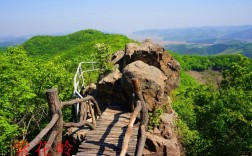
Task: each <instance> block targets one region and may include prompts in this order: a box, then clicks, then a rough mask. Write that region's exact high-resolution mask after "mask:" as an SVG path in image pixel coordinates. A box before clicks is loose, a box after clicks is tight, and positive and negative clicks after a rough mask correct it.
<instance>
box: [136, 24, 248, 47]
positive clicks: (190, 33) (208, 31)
mask: <svg viewBox="0 0 252 156" xmlns="http://www.w3.org/2000/svg"><path fill="white" fill-rule="evenodd" d="M134 36H135V37H134ZM141 37H142V38H152V37H155V38H157V37H159V38H162V39H163V40H164V41H186V42H190V43H193V42H197V43H201V42H202V43H206V42H207V43H209V44H213V43H215V42H216V41H221V40H224V39H225V40H226V41H227V39H229V40H234V39H235V40H246V41H252V25H246V26H221V27H193V28H179V29H152V30H143V31H137V32H134V33H133V38H141Z"/></svg>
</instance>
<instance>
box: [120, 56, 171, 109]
mask: <svg viewBox="0 0 252 156" xmlns="http://www.w3.org/2000/svg"><path fill="white" fill-rule="evenodd" d="M132 78H137V79H138V80H139V82H140V87H141V89H142V91H143V97H144V99H145V101H146V103H147V105H148V109H149V111H153V110H155V109H156V108H157V107H160V106H161V105H163V104H165V103H166V102H167V101H166V99H164V86H165V80H166V79H167V77H166V76H165V75H164V74H163V73H162V72H161V71H160V70H159V69H158V68H156V67H154V66H150V65H148V64H146V63H144V62H142V61H135V62H132V63H130V64H129V65H127V66H126V67H125V68H124V70H123V74H122V79H121V86H122V88H123V90H124V91H125V92H126V94H127V95H128V96H129V97H130V96H131V95H132V93H133V87H132V83H131V79H132Z"/></svg>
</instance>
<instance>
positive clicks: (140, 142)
mask: <svg viewBox="0 0 252 156" xmlns="http://www.w3.org/2000/svg"><path fill="white" fill-rule="evenodd" d="M132 84H133V87H134V91H135V93H136V95H137V97H138V98H139V100H140V101H141V106H142V110H141V113H140V115H141V124H140V128H139V132H138V136H137V146H136V147H137V148H136V151H135V155H137V156H142V154H143V149H144V145H145V141H146V130H147V126H148V122H149V114H148V108H147V105H146V103H145V100H144V99H143V95H142V90H141V87H140V83H139V81H138V79H136V78H133V79H132Z"/></svg>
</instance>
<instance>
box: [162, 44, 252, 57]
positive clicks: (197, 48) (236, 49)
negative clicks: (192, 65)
mask: <svg viewBox="0 0 252 156" xmlns="http://www.w3.org/2000/svg"><path fill="white" fill-rule="evenodd" d="M165 48H166V49H168V50H170V51H173V52H176V53H179V54H189V55H221V54H243V55H245V56H247V57H249V58H252V43H246V42H241V41H232V42H228V43H225V44H213V45H210V46H202V45H200V44H177V45H166V46H165Z"/></svg>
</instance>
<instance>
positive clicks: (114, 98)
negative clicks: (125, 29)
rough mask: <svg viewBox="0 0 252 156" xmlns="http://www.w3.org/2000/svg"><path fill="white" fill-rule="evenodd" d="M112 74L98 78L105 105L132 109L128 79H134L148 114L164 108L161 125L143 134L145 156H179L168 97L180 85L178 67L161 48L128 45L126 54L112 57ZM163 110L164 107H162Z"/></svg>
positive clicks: (99, 89) (117, 54) (122, 53)
mask: <svg viewBox="0 0 252 156" xmlns="http://www.w3.org/2000/svg"><path fill="white" fill-rule="evenodd" d="M112 62H113V63H114V64H115V66H114V70H113V72H111V73H108V74H106V75H101V76H100V79H99V80H98V83H97V93H98V95H99V97H100V98H101V99H102V101H103V102H104V103H106V104H108V105H109V104H120V105H122V106H125V107H126V108H129V109H132V102H133V86H132V82H131V79H132V78H137V79H138V80H139V82H140V87H141V90H142V94H143V97H144V100H145V101H146V103H147V106H148V110H149V112H152V113H153V112H155V110H157V109H158V108H166V109H165V111H164V112H165V113H164V114H162V115H161V116H160V121H161V122H160V125H159V126H157V127H155V128H154V130H153V131H148V132H147V133H146V136H147V140H146V146H145V147H146V149H145V152H146V151H147V154H148V153H149V154H158V155H172V156H177V155H181V152H180V149H181V148H180V144H179V143H178V139H177V136H176V134H175V126H174V120H175V116H176V115H175V114H176V113H175V112H174V111H173V110H172V108H171V105H170V101H169V99H170V98H169V94H170V92H171V91H172V90H173V89H175V88H176V87H177V86H178V85H179V71H180V65H179V63H178V62H177V61H176V60H174V59H173V57H172V56H171V55H169V54H168V53H167V52H166V51H165V49H164V48H163V47H161V46H160V45H158V44H153V43H151V42H150V41H145V42H143V43H142V44H140V45H138V44H136V43H130V44H128V45H126V47H125V50H121V51H118V52H116V53H115V54H114V55H113V56H112ZM163 106H165V107H163Z"/></svg>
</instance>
